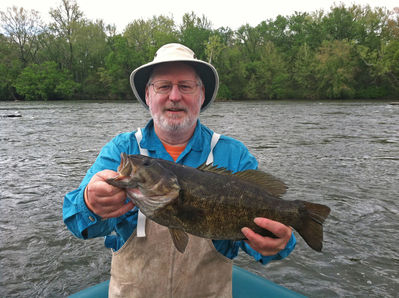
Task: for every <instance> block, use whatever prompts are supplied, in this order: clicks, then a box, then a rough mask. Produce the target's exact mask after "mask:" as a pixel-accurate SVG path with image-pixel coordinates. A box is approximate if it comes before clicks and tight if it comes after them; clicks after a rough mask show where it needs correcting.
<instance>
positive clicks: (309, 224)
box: [297, 202, 331, 251]
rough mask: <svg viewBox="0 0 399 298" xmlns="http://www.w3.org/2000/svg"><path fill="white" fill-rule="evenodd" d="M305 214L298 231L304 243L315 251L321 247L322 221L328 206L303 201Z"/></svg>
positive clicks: (327, 213) (328, 212)
mask: <svg viewBox="0 0 399 298" xmlns="http://www.w3.org/2000/svg"><path fill="white" fill-rule="evenodd" d="M303 203H304V206H305V209H306V213H307V214H306V215H305V219H304V222H303V223H302V226H301V228H300V229H297V231H298V233H299V234H300V235H301V236H302V238H303V239H304V240H305V241H306V243H307V244H308V245H309V246H310V247H311V248H313V249H314V250H316V251H321V249H322V247H323V222H324V221H325V219H326V218H327V216H328V215H329V214H330V211H331V210H330V208H329V207H327V206H325V205H320V204H314V203H309V202H303Z"/></svg>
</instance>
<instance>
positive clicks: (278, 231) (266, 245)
mask: <svg viewBox="0 0 399 298" xmlns="http://www.w3.org/2000/svg"><path fill="white" fill-rule="evenodd" d="M254 222H255V223H256V224H257V225H258V226H260V227H261V228H263V229H265V230H268V231H270V232H272V233H273V234H274V235H275V236H276V237H278V238H271V237H263V236H261V235H259V234H256V233H255V232H254V231H252V230H251V229H250V228H246V227H245V228H242V229H241V232H242V233H243V234H244V236H245V237H247V239H248V240H245V242H246V243H248V244H249V245H250V246H251V247H252V248H253V249H255V250H256V251H257V252H259V253H260V254H261V255H263V256H272V255H275V254H277V253H278V252H280V251H281V250H283V249H284V248H285V247H286V245H287V243H288V241H289V240H290V238H291V233H292V229H291V228H290V227H287V226H286V225H284V224H282V223H280V222H278V221H274V220H271V219H267V218H263V217H258V218H255V219H254Z"/></svg>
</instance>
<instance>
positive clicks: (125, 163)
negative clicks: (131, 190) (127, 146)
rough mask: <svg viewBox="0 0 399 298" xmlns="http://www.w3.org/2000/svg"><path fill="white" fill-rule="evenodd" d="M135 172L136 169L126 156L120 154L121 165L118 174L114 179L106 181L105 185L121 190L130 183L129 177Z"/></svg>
mask: <svg viewBox="0 0 399 298" xmlns="http://www.w3.org/2000/svg"><path fill="white" fill-rule="evenodd" d="M135 171H136V167H134V165H132V163H131V162H129V158H128V156H127V154H126V153H121V163H120V164H119V166H118V174H117V175H116V176H115V177H112V178H109V179H107V183H109V184H111V185H113V186H117V187H121V188H123V187H126V186H128V185H129V183H132V179H131V178H130V177H131V175H132V174H133V173H135Z"/></svg>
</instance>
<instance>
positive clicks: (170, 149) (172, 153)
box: [162, 143, 186, 161]
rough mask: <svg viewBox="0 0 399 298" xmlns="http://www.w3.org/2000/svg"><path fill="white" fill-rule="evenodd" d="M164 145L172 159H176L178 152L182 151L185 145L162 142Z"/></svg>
mask: <svg viewBox="0 0 399 298" xmlns="http://www.w3.org/2000/svg"><path fill="white" fill-rule="evenodd" d="M162 144H163V146H164V147H165V149H166V151H167V152H168V153H169V154H170V156H172V158H173V160H174V161H176V160H177V158H178V157H179V156H180V154H181V153H182V152H183V150H184V148H186V146H171V145H168V144H165V143H162Z"/></svg>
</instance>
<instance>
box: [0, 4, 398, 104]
mask: <svg viewBox="0 0 399 298" xmlns="http://www.w3.org/2000/svg"><path fill="white" fill-rule="evenodd" d="M49 14H50V16H51V21H50V23H48V24H45V23H44V22H43V21H42V20H41V17H40V15H39V13H38V12H37V11H35V10H25V9H24V8H22V7H21V8H18V7H12V8H8V9H7V10H6V11H0V21H1V23H0V25H1V26H0V27H1V29H2V31H1V33H0V77H1V78H2V79H1V80H0V100H15V99H20V100H22V99H24V100H52V99H71V98H73V99H129V98H133V93H132V91H131V89H130V85H129V75H130V73H131V71H132V70H133V69H135V68H136V67H138V66H140V65H142V64H144V63H147V62H149V61H151V60H152V59H153V57H154V54H155V52H156V50H157V49H158V48H159V47H160V46H162V45H163V44H165V43H169V42H179V43H182V44H184V45H186V46H188V47H189V48H191V49H192V50H193V51H194V52H195V53H196V55H197V57H198V58H199V59H202V60H205V61H208V62H210V63H212V64H213V65H214V66H215V67H216V68H217V70H218V72H219V76H220V88H219V95H218V97H219V98H223V99H289V98H293V99H347V98H362V99H363V98H394V97H397V96H398V95H399V8H394V9H393V10H388V9H387V8H371V7H370V6H359V5H353V6H350V7H346V6H345V5H344V4H339V5H334V6H332V7H331V8H330V10H329V11H323V10H319V11H315V12H311V13H307V12H305V13H299V12H296V13H294V14H292V15H290V16H281V15H279V16H277V17H276V18H274V19H267V20H264V21H262V22H261V23H259V24H258V25H257V26H255V27H252V26H250V25H248V24H245V25H242V26H241V27H239V28H238V29H237V30H232V29H231V28H229V27H220V28H217V29H214V28H212V23H211V22H210V21H209V20H208V19H207V18H206V16H204V15H203V16H197V15H196V14H195V13H194V12H191V13H186V14H185V15H184V16H183V18H182V22H181V24H180V25H177V24H176V23H175V21H174V20H173V18H171V17H167V16H163V15H161V16H154V17H152V18H150V19H147V20H144V19H137V20H132V22H131V23H129V24H128V25H127V26H126V28H125V29H124V30H123V32H122V33H117V32H116V28H115V26H113V25H107V24H104V22H103V21H102V20H96V21H92V20H89V19H87V18H85V17H84V14H83V12H82V11H81V10H80V8H79V6H78V4H77V3H76V1H75V0H61V2H60V4H59V6H58V7H57V8H55V9H50V11H49Z"/></svg>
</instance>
